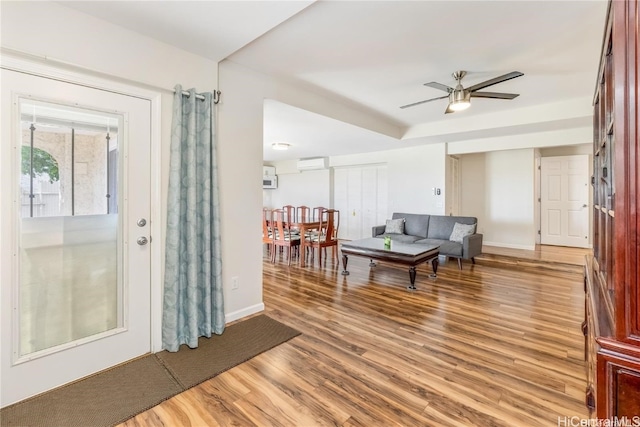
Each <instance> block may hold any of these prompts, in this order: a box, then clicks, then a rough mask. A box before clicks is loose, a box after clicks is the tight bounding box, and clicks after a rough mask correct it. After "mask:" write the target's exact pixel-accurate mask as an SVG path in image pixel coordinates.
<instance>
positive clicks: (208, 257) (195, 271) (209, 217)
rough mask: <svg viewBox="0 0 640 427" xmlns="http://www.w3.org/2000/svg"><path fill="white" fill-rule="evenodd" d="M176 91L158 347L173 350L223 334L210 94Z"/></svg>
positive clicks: (179, 87) (216, 187) (213, 136)
mask: <svg viewBox="0 0 640 427" xmlns="http://www.w3.org/2000/svg"><path fill="white" fill-rule="evenodd" d="M189 94H190V95H189V96H184V95H183V94H182V87H181V86H180V85H177V86H176V87H175V96H174V99H173V123H172V127H171V128H172V132H171V159H170V167H171V169H170V172H169V194H168V199H167V241H166V260H165V276H164V306H163V320H162V345H163V348H165V349H166V350H168V351H178V348H179V347H180V345H181V344H187V345H188V346H189V347H191V348H195V347H197V346H198V337H201V336H205V337H210V336H211V333H212V332H213V333H215V334H221V333H222V332H223V331H224V305H223V293H222V274H221V270H222V262H221V258H220V214H219V206H218V179H217V169H218V168H217V163H216V162H217V159H216V144H215V131H214V123H215V117H214V114H215V108H214V107H213V94H212V93H204V94H200V95H202V96H204V98H205V99H204V101H203V100H202V99H197V98H196V92H195V90H194V89H191V90H189Z"/></svg>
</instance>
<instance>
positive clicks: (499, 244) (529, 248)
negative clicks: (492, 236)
mask: <svg viewBox="0 0 640 427" xmlns="http://www.w3.org/2000/svg"><path fill="white" fill-rule="evenodd" d="M482 245H484V246H497V247H499V248H509V249H524V250H527V251H535V250H536V245H514V244H511V243H502V242H482Z"/></svg>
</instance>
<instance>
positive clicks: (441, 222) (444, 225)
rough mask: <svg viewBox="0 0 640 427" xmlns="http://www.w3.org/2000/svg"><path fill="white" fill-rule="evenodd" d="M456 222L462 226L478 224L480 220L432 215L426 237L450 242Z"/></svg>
mask: <svg viewBox="0 0 640 427" xmlns="http://www.w3.org/2000/svg"><path fill="white" fill-rule="evenodd" d="M456 222H458V223H460V224H475V223H477V222H478V219H477V218H474V217H470V216H438V215H432V216H431V219H430V220H429V232H428V233H427V235H426V236H425V237H428V238H429V239H440V240H449V237H451V232H452V231H453V226H454V225H455V223H456ZM405 228H406V226H405Z"/></svg>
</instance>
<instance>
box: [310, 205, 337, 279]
mask: <svg viewBox="0 0 640 427" xmlns="http://www.w3.org/2000/svg"><path fill="white" fill-rule="evenodd" d="M339 227H340V211H338V210H336V209H325V210H324V211H322V214H321V215H320V227H319V230H318V233H317V234H315V235H311V236H308V237H306V236H305V239H308V240H305V243H304V244H305V247H307V246H308V247H309V248H311V260H312V261H311V262H312V263H313V258H314V254H315V249H316V248H317V249H318V265H319V266H322V252H324V255H325V259H326V258H327V248H329V247H330V248H331V256H332V258H333V259H334V260H335V262H336V263H337V262H338V228H339ZM325 264H326V261H325Z"/></svg>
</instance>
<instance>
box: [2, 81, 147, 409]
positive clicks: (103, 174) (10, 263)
mask: <svg viewBox="0 0 640 427" xmlns="http://www.w3.org/2000/svg"><path fill="white" fill-rule="evenodd" d="M1 77H2V87H1V95H0V102H1V118H2V129H1V137H2V140H1V141H2V142H1V145H0V166H1V169H0V174H1V177H2V189H1V191H2V193H0V199H1V202H2V203H1V207H0V234H1V237H0V240H1V241H2V249H1V258H0V277H1V279H2V289H1V293H0V307H1V310H2V314H1V317H0V319H1V322H2V325H1V328H0V333H1V339H2V348H1V350H0V369H1V370H2V378H1V393H0V398H1V401H0V405H1V406H3V407H4V406H6V405H9V404H11V403H14V402H17V401H20V400H22V399H25V398H27V397H29V396H32V395H35V394H39V393H41V392H44V391H46V390H49V389H52V388H55V387H57V386H60V385H63V384H65V383H68V382H71V381H74V380H76V379H79V378H82V377H85V376H87V375H90V374H92V373H95V372H97V371H100V370H103V369H105V368H108V367H111V366H114V365H116V364H119V363H122V362H124V361H127V360H130V359H132V358H135V357H137V356H140V355H142V354H145V353H148V352H149V351H150V349H151V310H150V295H151V286H150V283H151V282H150V274H151V271H150V270H151V269H150V266H151V264H150V261H151V259H150V253H151V249H150V246H149V244H148V240H149V227H150V194H151V191H150V143H151V105H150V101H149V100H145V99H140V98H136V97H130V96H125V95H121V94H116V93H112V92H108V91H103V90H98V89H93V88H89V87H86V86H81V85H75V84H72V83H66V82H62V81H59V80H53V79H48V78H44V77H37V76H33V75H29V74H24V73H19V72H15V71H9V70H4V69H3V70H2V76H1ZM145 240H147V242H145Z"/></svg>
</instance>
